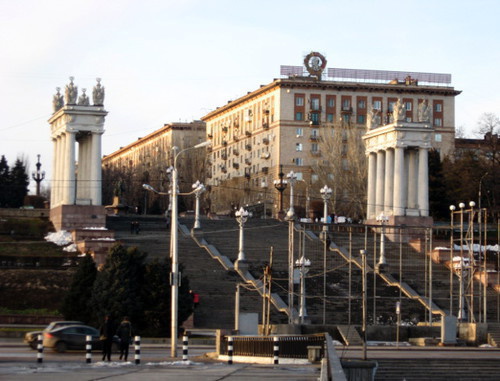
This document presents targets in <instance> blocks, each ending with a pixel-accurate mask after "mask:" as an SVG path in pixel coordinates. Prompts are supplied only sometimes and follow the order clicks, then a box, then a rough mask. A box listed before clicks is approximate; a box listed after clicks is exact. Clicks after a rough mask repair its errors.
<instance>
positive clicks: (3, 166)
mask: <svg viewBox="0 0 500 381" xmlns="http://www.w3.org/2000/svg"><path fill="white" fill-rule="evenodd" d="M9 182H10V178H9V165H8V163H7V159H6V158H5V156H4V155H2V158H0V208H6V207H7V205H8V200H9V197H8V196H9Z"/></svg>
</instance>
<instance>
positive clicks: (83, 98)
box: [78, 89, 90, 106]
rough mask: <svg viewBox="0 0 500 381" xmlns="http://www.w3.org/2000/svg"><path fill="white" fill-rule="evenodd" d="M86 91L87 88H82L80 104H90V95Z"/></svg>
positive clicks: (79, 98)
mask: <svg viewBox="0 0 500 381" xmlns="http://www.w3.org/2000/svg"><path fill="white" fill-rule="evenodd" d="M85 91H87V89H82V95H80V97H78V105H79V106H88V105H90V100H89V97H88V96H87V94H85Z"/></svg>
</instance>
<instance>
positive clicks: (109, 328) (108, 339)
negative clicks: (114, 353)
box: [99, 315, 114, 361]
mask: <svg viewBox="0 0 500 381" xmlns="http://www.w3.org/2000/svg"><path fill="white" fill-rule="evenodd" d="M113 332H114V331H113V322H112V321H111V318H110V317H109V315H106V317H105V318H104V323H103V324H102V325H101V329H100V332H99V334H100V335H101V336H100V339H101V341H102V361H104V360H105V359H106V358H107V359H108V361H111V346H112V344H113Z"/></svg>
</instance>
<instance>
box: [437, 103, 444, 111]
mask: <svg viewBox="0 0 500 381" xmlns="http://www.w3.org/2000/svg"><path fill="white" fill-rule="evenodd" d="M436 112H443V105H442V104H441V103H436Z"/></svg>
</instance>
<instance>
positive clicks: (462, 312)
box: [457, 202, 465, 321]
mask: <svg viewBox="0 0 500 381" xmlns="http://www.w3.org/2000/svg"><path fill="white" fill-rule="evenodd" d="M458 207H459V208H460V288H459V291H458V292H459V295H458V316H457V319H458V321H463V320H464V319H465V300H464V242H463V239H464V208H465V204H464V203H463V202H461V203H460V204H458Z"/></svg>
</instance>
